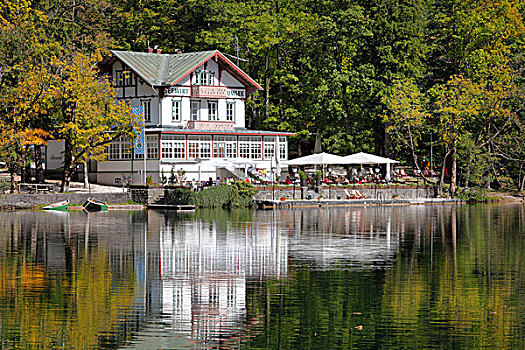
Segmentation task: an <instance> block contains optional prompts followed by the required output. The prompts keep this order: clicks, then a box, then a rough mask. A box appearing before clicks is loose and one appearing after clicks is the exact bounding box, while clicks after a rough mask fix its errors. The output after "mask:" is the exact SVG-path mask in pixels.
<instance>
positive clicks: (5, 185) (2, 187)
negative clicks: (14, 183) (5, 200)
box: [0, 178, 11, 193]
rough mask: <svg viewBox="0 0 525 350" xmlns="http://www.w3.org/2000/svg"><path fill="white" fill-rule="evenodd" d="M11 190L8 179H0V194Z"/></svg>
mask: <svg viewBox="0 0 525 350" xmlns="http://www.w3.org/2000/svg"><path fill="white" fill-rule="evenodd" d="M9 189H11V182H10V181H9V179H4V178H0V193H5V192H6V191H7V190H9Z"/></svg>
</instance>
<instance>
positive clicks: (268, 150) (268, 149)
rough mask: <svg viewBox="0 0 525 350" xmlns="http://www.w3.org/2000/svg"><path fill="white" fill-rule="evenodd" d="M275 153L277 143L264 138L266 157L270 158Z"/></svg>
mask: <svg viewBox="0 0 525 350" xmlns="http://www.w3.org/2000/svg"><path fill="white" fill-rule="evenodd" d="M274 154H275V145H274V144H273V143H271V141H270V142H267V141H266V138H264V159H266V160H270V159H272V157H273V156H274Z"/></svg>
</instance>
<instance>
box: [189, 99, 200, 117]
mask: <svg viewBox="0 0 525 350" xmlns="http://www.w3.org/2000/svg"><path fill="white" fill-rule="evenodd" d="M200 109H201V101H191V120H199V113H200Z"/></svg>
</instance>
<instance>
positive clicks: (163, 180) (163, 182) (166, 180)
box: [160, 169, 168, 185]
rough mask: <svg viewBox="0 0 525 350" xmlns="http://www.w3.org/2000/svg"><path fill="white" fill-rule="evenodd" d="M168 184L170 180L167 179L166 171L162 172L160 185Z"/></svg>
mask: <svg viewBox="0 0 525 350" xmlns="http://www.w3.org/2000/svg"><path fill="white" fill-rule="evenodd" d="M167 182H168V178H167V177H166V174H165V173H164V169H162V170H161V171H160V183H161V184H163V185H165V184H166V183H167Z"/></svg>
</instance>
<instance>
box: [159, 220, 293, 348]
mask: <svg viewBox="0 0 525 350" xmlns="http://www.w3.org/2000/svg"><path fill="white" fill-rule="evenodd" d="M228 225H231V223H227V224H226V226H221V225H220V224H219V223H218V222H213V221H205V220H197V221H176V222H173V223H172V224H171V225H166V226H162V227H160V242H159V243H160V263H161V268H160V274H161V276H160V278H161V281H162V314H163V316H164V317H168V318H169V319H170V322H171V327H173V329H175V330H178V331H182V332H185V333H189V335H191V337H192V338H194V339H197V340H201V341H205V342H206V341H218V340H219V339H221V338H228V337H231V336H235V335H238V333H239V332H240V330H241V329H243V325H244V323H245V322H246V284H247V280H248V279H260V278H263V277H279V276H286V275H287V270H288V265H287V256H288V237H287V236H286V235H282V234H280V233H279V231H278V230H277V227H276V226H275V223H272V222H269V223H260V224H257V223H255V224H254V223H244V224H241V225H240V227H239V226H237V227H236V228H235V229H232V228H231V227H229V226H228Z"/></svg>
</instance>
